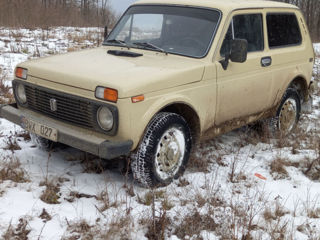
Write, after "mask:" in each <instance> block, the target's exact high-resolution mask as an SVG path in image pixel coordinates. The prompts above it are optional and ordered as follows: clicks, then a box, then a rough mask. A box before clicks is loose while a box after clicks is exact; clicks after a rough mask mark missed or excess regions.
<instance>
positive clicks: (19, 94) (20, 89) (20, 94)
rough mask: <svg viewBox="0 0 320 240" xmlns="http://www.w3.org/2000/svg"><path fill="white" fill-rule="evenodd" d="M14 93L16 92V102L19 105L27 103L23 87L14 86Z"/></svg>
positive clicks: (19, 85) (20, 85)
mask: <svg viewBox="0 0 320 240" xmlns="http://www.w3.org/2000/svg"><path fill="white" fill-rule="evenodd" d="M15 92H16V96H17V100H18V101H19V103H21V104H25V103H26V102H27V96H26V91H25V88H24V85H23V84H20V83H18V84H17V85H16V89H15Z"/></svg>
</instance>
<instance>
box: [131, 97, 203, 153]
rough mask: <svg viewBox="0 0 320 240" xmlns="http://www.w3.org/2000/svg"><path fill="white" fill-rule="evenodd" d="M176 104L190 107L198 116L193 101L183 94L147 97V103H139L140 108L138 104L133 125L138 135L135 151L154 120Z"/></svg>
mask: <svg viewBox="0 0 320 240" xmlns="http://www.w3.org/2000/svg"><path fill="white" fill-rule="evenodd" d="M175 103H182V104H185V105H188V106H189V107H191V108H192V109H194V111H195V112H196V113H197V114H198V111H197V109H196V108H195V106H194V105H193V104H192V100H191V99H190V98H188V97H187V96H184V95H182V94H172V93H170V94H164V95H161V96H158V97H156V96H154V97H152V96H149V97H148V96H146V101H144V102H142V103H139V106H138V104H137V106H136V107H135V108H134V109H135V110H133V113H132V119H133V122H132V124H131V128H132V129H133V131H134V132H135V133H136V134H133V135H134V138H133V142H134V145H133V149H135V148H136V147H137V146H138V144H139V143H140V141H141V139H142V137H143V136H144V133H145V131H146V128H147V126H148V124H149V123H150V121H151V120H152V118H153V117H154V116H155V115H156V114H157V113H158V112H160V111H161V110H162V109H164V108H165V107H167V106H169V105H172V104H175ZM135 119H136V120H135Z"/></svg>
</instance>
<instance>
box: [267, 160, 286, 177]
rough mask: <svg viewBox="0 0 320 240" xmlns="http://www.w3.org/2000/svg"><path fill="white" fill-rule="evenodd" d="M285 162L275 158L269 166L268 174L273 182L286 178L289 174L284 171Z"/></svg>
mask: <svg viewBox="0 0 320 240" xmlns="http://www.w3.org/2000/svg"><path fill="white" fill-rule="evenodd" d="M287 165H288V163H287V160H286V159H283V158H280V157H277V158H275V159H274V160H273V161H272V162H271V164H270V174H271V175H272V176H273V178H274V179H275V180H278V179H284V178H288V177H289V174H288V172H287V170H286V166H287Z"/></svg>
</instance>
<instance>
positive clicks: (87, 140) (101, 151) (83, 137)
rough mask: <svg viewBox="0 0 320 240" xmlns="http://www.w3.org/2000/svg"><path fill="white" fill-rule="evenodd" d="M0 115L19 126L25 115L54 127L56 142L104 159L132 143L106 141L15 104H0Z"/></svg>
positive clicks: (124, 152)
mask: <svg viewBox="0 0 320 240" xmlns="http://www.w3.org/2000/svg"><path fill="white" fill-rule="evenodd" d="M0 117H1V118H5V119H7V120H9V121H10V122H13V123H15V124H17V125H20V126H21V119H22V117H26V118H30V119H33V120H36V121H37V122H39V123H43V124H45V125H47V126H50V127H53V128H56V129H58V142H60V143H63V144H66V145H69V146H72V147H74V148H77V149H80V150H82V151H85V152H89V153H92V154H94V155H97V156H99V157H101V158H104V159H114V158H116V157H119V156H123V155H128V154H129V153H130V151H131V148H132V145H133V142H132V141H131V140H128V141H121V142H113V141H108V140H106V139H105V138H103V136H99V135H101V134H98V135H97V134H94V132H90V131H84V130H83V129H82V128H80V127H75V126H72V125H70V124H66V123H61V122H59V121H57V120H54V119H52V118H49V117H46V116H43V115H41V114H38V113H36V112H32V111H30V110H27V109H23V110H22V109H18V108H17V106H16V104H11V105H0Z"/></svg>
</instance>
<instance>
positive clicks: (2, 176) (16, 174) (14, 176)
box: [0, 156, 29, 183]
mask: <svg viewBox="0 0 320 240" xmlns="http://www.w3.org/2000/svg"><path fill="white" fill-rule="evenodd" d="M6 180H10V181H13V182H16V183H24V182H28V181H29V179H28V177H27V174H26V171H25V170H24V169H23V168H22V167H21V163H20V161H19V159H17V158H16V157H13V156H11V157H8V159H2V160H1V162H0V183H2V182H3V181H6Z"/></svg>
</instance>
